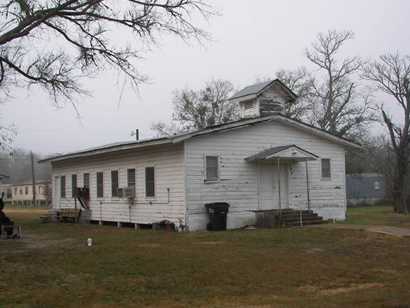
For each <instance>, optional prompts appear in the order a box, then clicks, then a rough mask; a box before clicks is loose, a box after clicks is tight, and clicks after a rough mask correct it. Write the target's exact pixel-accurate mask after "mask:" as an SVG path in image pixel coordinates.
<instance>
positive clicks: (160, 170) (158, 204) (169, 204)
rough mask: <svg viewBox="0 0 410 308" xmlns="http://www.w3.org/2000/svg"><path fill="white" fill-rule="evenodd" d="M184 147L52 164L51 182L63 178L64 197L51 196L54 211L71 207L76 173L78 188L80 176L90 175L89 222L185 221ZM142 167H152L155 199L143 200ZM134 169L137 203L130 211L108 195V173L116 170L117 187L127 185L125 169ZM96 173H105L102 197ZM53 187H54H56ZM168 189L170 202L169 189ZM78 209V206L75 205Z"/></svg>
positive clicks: (115, 154)
mask: <svg viewBox="0 0 410 308" xmlns="http://www.w3.org/2000/svg"><path fill="white" fill-rule="evenodd" d="M183 148H184V147H183V144H178V145H165V146H155V147H149V148H146V149H144V150H134V151H128V152H115V153H111V154H106V155H100V156H95V157H93V158H90V157H89V158H83V159H78V160H72V161H71V162H70V161H65V162H55V163H53V181H55V178H56V177H60V176H63V175H65V176H66V198H64V199H61V200H60V198H59V197H57V196H59V193H60V192H59V187H58V193H56V194H53V199H54V200H53V206H54V207H55V208H72V207H74V200H73V198H72V197H71V175H72V174H77V183H78V185H77V186H78V187H82V186H83V174H84V173H89V174H90V207H91V211H92V213H91V215H92V217H91V219H93V220H103V221H113V222H132V223H139V224H151V223H153V222H158V221H161V220H164V219H167V220H170V221H173V222H179V221H180V220H182V223H183V222H184V221H185V194H184V186H185V184H184V167H183V163H184V162H183V159H184V150H183ZM145 167H155V197H154V198H146V197H145ZM131 168H135V169H136V203H135V205H133V206H131V208H129V205H128V202H127V200H126V199H123V198H116V197H112V196H111V170H118V171H119V175H118V176H119V187H120V188H121V187H126V186H127V169H131ZM97 172H104V198H97V185H96V183H97V182H96V181H97V176H96V174H97ZM53 187H56V186H55V184H54V186H53ZM168 188H169V200H168V190H167V189H168ZM78 206H80V205H79V204H78Z"/></svg>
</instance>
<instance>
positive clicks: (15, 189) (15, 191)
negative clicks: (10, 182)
mask: <svg viewBox="0 0 410 308" xmlns="http://www.w3.org/2000/svg"><path fill="white" fill-rule="evenodd" d="M14 194H15V195H17V187H14Z"/></svg>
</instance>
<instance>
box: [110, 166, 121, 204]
mask: <svg viewBox="0 0 410 308" xmlns="http://www.w3.org/2000/svg"><path fill="white" fill-rule="evenodd" d="M110 174H111V198H119V196H120V195H119V193H118V189H119V188H120V185H119V172H118V170H117V169H115V170H111V172H110ZM114 175H115V176H116V183H115V184H116V187H114V181H113V180H114Z"/></svg>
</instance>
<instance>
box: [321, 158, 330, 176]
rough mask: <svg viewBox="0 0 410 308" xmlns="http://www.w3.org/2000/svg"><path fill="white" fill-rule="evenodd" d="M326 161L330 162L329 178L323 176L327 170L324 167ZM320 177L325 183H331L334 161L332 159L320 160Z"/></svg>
mask: <svg viewBox="0 0 410 308" xmlns="http://www.w3.org/2000/svg"><path fill="white" fill-rule="evenodd" d="M324 161H328V162H329V176H326V175H325V176H324V175H323V172H324V170H325V169H323V167H324V165H323V162H324ZM320 177H321V179H322V180H325V181H329V180H331V179H332V160H331V159H330V158H322V159H321V160H320Z"/></svg>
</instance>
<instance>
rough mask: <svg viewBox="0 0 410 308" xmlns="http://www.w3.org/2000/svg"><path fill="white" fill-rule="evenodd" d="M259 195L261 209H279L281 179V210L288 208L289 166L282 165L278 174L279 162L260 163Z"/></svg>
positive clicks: (258, 166)
mask: <svg viewBox="0 0 410 308" xmlns="http://www.w3.org/2000/svg"><path fill="white" fill-rule="evenodd" d="M257 168H258V193H259V198H258V199H259V209H260V210H272V209H279V182H278V178H279V177H280V204H281V208H282V209H284V208H287V207H288V170H289V169H288V165H286V164H283V163H282V164H281V166H280V172H278V166H277V162H272V161H271V162H268V163H265V162H263V163H258V165H257Z"/></svg>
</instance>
